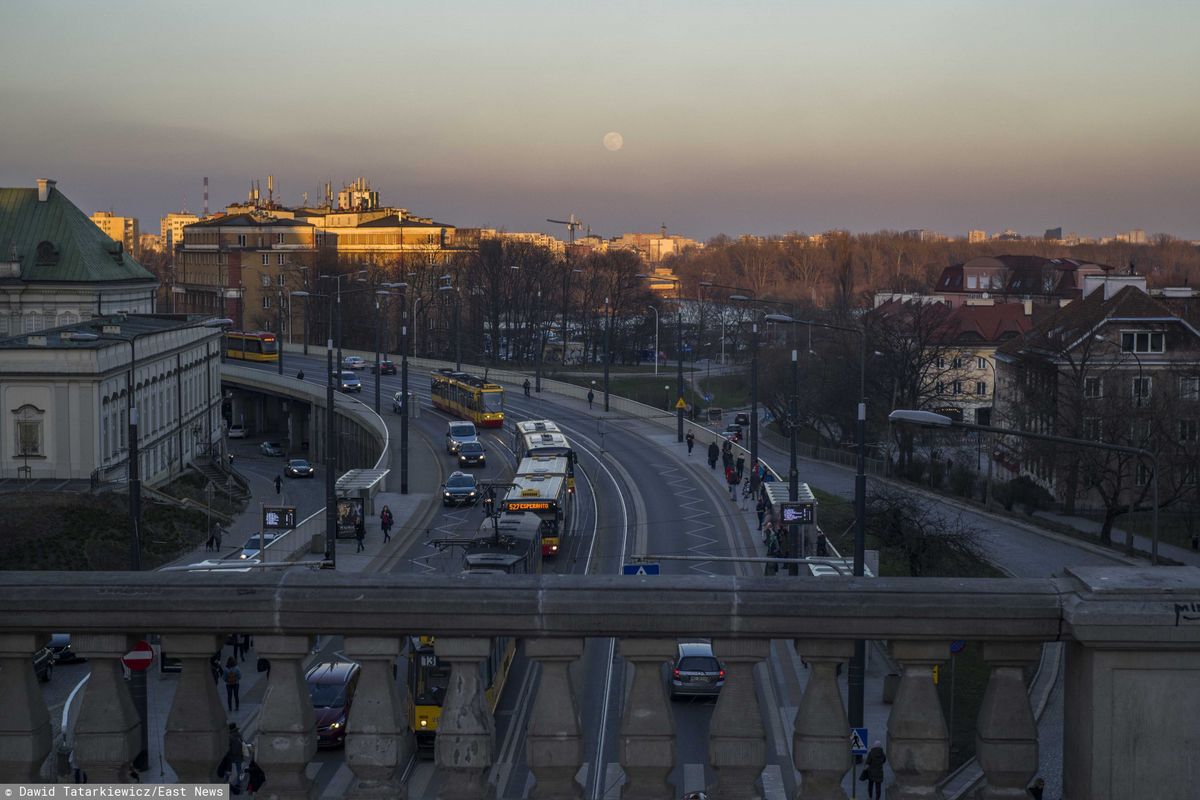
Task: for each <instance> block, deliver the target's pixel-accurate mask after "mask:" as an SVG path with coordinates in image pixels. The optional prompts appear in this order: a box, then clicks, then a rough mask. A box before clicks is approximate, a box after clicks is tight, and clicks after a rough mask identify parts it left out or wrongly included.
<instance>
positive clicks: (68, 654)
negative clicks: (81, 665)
mask: <svg viewBox="0 0 1200 800" xmlns="http://www.w3.org/2000/svg"><path fill="white" fill-rule="evenodd" d="M47 647H49V648H50V652H51V653H53V654H54V663H55V664H74V663H77V662H79V661H87V659H86V658H84V657H83V656H81V655H79V654H78V653H76V652H75V651H74V650H72V649H71V634H69V633H52V634H50V644H48V645H47Z"/></svg>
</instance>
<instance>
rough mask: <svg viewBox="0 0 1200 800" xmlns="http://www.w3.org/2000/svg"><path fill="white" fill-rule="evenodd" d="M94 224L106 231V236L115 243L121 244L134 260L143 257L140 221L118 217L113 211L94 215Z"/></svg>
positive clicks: (99, 212) (98, 212)
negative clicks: (139, 229) (139, 228)
mask: <svg viewBox="0 0 1200 800" xmlns="http://www.w3.org/2000/svg"><path fill="white" fill-rule="evenodd" d="M92 222H94V223H96V227H97V228H99V229H100V230H102V231H104V235H105V236H107V237H108V238H110V239H112V240H113V241H114V242H120V243H121V244H122V245H124V247H125V251H126V252H127V253H132V254H133V257H134V258H141V257H142V241H141V238H140V237H141V233H140V232H139V231H138V221H137V219H135V218H134V217H118V216H115V215H114V214H113V213H112V212H111V211H97V212H96V213H95V214H92Z"/></svg>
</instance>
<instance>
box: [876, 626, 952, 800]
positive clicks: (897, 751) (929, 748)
mask: <svg viewBox="0 0 1200 800" xmlns="http://www.w3.org/2000/svg"><path fill="white" fill-rule="evenodd" d="M949 652H950V643H949V642H909V641H893V642H892V655H893V656H894V657H895V658H896V661H898V662H900V664H901V665H902V667H903V669H904V671H903V673H902V675H901V677H900V686H899V688H898V689H897V690H896V701H895V703H894V704H893V705H892V713H891V715H890V716H889V717H888V725H887V731H888V740H887V757H888V766H890V767H891V768H892V772H893V773H895V775H896V782H895V784H893V785H892V786H891V787H889V788H888V792H887V796H888V800H924V799H925V798H938V797H940V792H939V791H938V788H937V783H938V781H939V780H941V778H942V776H943V775H945V774H946V770H947V769H948V768H949V766H950V734H949V731H948V730H947V728H946V717H945V715H944V714H943V713H942V703H941V701H940V700H939V699H938V694H937V687H936V686H934V684H933V667H934V665H935V664H940V663H941V662H942V661H944V660H945V659H946V655H947V653H949Z"/></svg>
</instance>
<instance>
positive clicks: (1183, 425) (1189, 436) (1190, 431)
mask: <svg viewBox="0 0 1200 800" xmlns="http://www.w3.org/2000/svg"><path fill="white" fill-rule="evenodd" d="M1198 434H1200V427H1198V426H1197V425H1196V420H1194V419H1181V420H1179V441H1181V442H1194V441H1196V440H1197V438H1200V436H1198Z"/></svg>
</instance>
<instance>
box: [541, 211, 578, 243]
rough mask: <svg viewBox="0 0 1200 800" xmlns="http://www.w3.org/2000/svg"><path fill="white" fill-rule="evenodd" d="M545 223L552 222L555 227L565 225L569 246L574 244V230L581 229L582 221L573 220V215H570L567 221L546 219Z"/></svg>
mask: <svg viewBox="0 0 1200 800" xmlns="http://www.w3.org/2000/svg"><path fill="white" fill-rule="evenodd" d="M546 222H553V223H554V224H556V225H566V226H567V233H568V238H569V239H570V243H571V244H575V229H576V228H582V227H583V220H578V219H575V215H574V214H572V215H570V216H569V217H568V218H567V219H547V220H546Z"/></svg>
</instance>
